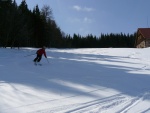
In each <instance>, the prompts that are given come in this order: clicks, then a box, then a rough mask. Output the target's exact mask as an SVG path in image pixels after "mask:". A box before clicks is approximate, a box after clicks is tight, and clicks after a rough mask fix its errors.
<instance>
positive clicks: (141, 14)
mask: <svg viewBox="0 0 150 113" xmlns="http://www.w3.org/2000/svg"><path fill="white" fill-rule="evenodd" d="M21 1H22V0H16V2H17V4H18V5H19V4H20V2H21ZM26 2H27V4H28V8H29V9H31V10H32V9H33V7H35V6H36V5H37V4H38V6H39V8H40V9H41V8H42V7H43V6H44V5H48V6H50V7H51V8H52V10H53V17H54V19H55V21H56V23H57V25H58V26H59V27H60V29H61V30H62V31H63V32H65V33H66V34H71V35H73V34H74V33H76V34H80V35H82V36H86V35H87V34H93V35H96V36H100V34H101V33H104V34H106V33H121V32H122V33H125V34H127V33H129V34H132V33H134V32H136V30H137V28H143V27H150V0H26Z"/></svg>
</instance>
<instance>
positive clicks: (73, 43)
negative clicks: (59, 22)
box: [64, 33, 136, 48]
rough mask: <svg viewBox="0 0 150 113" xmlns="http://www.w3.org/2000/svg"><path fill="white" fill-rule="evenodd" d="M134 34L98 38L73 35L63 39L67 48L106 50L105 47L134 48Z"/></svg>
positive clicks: (108, 35) (104, 35)
mask: <svg viewBox="0 0 150 113" xmlns="http://www.w3.org/2000/svg"><path fill="white" fill-rule="evenodd" d="M135 37H136V33H134V34H130V35H129V34H123V33H120V34H113V33H110V34H101V35H100V37H96V36H93V35H92V34H91V35H88V36H85V37H82V36H80V35H76V34H74V35H73V36H72V37H71V36H70V35H67V36H66V38H65V39H64V44H65V47H67V48H107V47H120V48H121V47H130V48H133V47H134V43H135Z"/></svg>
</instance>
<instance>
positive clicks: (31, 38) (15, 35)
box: [0, 0, 136, 48]
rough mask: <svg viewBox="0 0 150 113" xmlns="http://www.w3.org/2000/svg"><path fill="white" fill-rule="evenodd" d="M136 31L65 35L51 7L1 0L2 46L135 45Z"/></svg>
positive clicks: (94, 46)
mask: <svg viewBox="0 0 150 113" xmlns="http://www.w3.org/2000/svg"><path fill="white" fill-rule="evenodd" d="M135 36H136V34H131V35H129V34H127V35H126V34H123V33H120V34H113V33H111V34H101V35H100V36H99V37H96V36H93V35H92V34H90V35H87V36H84V37H83V36H81V35H79V34H78V35H77V34H74V35H73V36H70V35H65V33H64V32H63V31H62V30H61V29H60V28H59V27H58V26H57V24H56V22H55V20H54V19H53V13H52V9H51V8H50V7H49V6H46V5H45V6H43V8H42V9H41V10H40V9H39V7H38V5H36V6H35V7H34V8H33V10H29V9H28V5H27V3H26V1H25V0H23V1H22V2H21V4H20V5H19V6H18V5H17V4H16V1H15V0H14V1H12V0H0V47H42V46H43V45H44V46H47V47H55V48H98V47H134V40H135Z"/></svg>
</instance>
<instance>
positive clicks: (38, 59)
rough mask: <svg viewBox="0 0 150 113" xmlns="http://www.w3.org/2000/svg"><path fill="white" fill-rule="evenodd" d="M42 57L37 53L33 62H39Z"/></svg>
mask: <svg viewBox="0 0 150 113" xmlns="http://www.w3.org/2000/svg"><path fill="white" fill-rule="evenodd" d="M41 58H42V55H39V54H37V56H36V58H35V59H34V62H40V60H41Z"/></svg>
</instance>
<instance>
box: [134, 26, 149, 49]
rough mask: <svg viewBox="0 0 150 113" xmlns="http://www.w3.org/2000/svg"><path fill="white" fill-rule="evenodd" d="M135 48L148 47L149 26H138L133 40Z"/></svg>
mask: <svg viewBox="0 0 150 113" xmlns="http://www.w3.org/2000/svg"><path fill="white" fill-rule="evenodd" d="M135 47H136V48H145V47H150V28H139V29H138V30H137V36H136V40H135Z"/></svg>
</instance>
